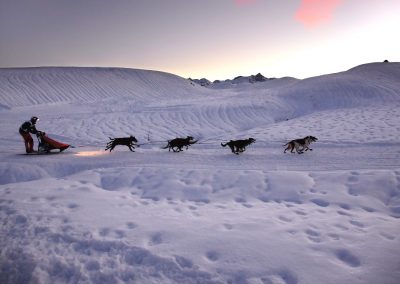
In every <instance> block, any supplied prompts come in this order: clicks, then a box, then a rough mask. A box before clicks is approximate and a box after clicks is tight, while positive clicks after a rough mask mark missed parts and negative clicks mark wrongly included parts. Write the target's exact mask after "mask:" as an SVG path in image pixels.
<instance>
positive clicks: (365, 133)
mask: <svg viewBox="0 0 400 284" xmlns="http://www.w3.org/2000/svg"><path fill="white" fill-rule="evenodd" d="M0 97H1V102H0V120H1V124H0V131H1V133H2V134H3V135H2V137H1V138H0V222H1V227H0V230H1V231H0V250H1V251H0V283H104V284H106V283H107V284H108V283H264V284H278V283H279V284H281V283H286V284H295V283H335V284H336V283H360V284H361V283H383V284H397V283H399V282H398V281H399V280H398V279H400V237H399V233H400V219H399V218H400V159H399V158H400V143H399V141H398V138H399V137H400V64H399V63H388V64H383V63H376V64H367V65H363V66H359V67H356V68H353V69H351V70H349V71H346V72H342V73H337V74H332V75H326V76H321V77H316V78H310V79H306V80H296V79H293V78H283V79H276V80H272V81H267V82H263V83H255V84H250V83H241V84H238V85H227V84H223V85H220V86H211V87H209V88H205V87H201V86H198V85H193V83H191V82H190V81H188V80H184V79H182V78H179V77H176V76H174V75H170V74H165V73H160V72H153V71H141V70H129V69H96V68H87V69H84V68H38V69H35V68H27V69H0ZM32 115H37V116H39V118H40V121H39V123H38V129H40V130H43V131H46V132H47V133H48V134H49V136H51V137H52V138H55V139H57V140H60V141H62V142H67V143H71V144H72V145H75V146H76V148H71V149H68V150H67V151H65V152H63V153H61V154H51V155H46V156H44V155H36V156H27V155H24V154H23V153H24V147H23V143H22V139H21V137H20V136H19V134H18V133H17V129H18V127H19V125H20V124H21V123H22V122H23V121H24V120H26V119H29V118H30V116H32ZM129 135H135V136H136V138H138V140H139V143H141V144H143V145H142V146H141V147H140V148H137V150H136V152H135V153H132V152H130V151H128V149H127V148H124V147H117V148H116V150H115V151H114V152H111V153H109V152H105V151H104V150H103V149H104V146H105V144H106V143H107V141H108V137H109V136H111V137H121V136H129ZM187 135H191V136H194V137H195V138H196V139H199V144H195V145H194V146H192V147H191V148H189V150H187V151H184V152H181V153H172V152H168V151H167V150H165V149H161V147H162V146H164V145H165V144H166V142H165V141H166V140H168V139H171V138H174V137H178V136H187ZM306 135H313V136H316V137H318V139H319V140H318V141H317V142H316V143H315V144H312V148H313V151H312V152H306V153H305V154H303V155H297V154H283V149H284V147H282V145H283V144H285V143H286V142H287V141H288V140H290V139H294V138H299V137H303V136H306ZM248 137H254V138H256V139H257V141H256V143H255V144H253V145H251V146H249V147H248V149H247V151H246V152H244V153H243V154H241V155H239V156H237V155H233V154H232V153H230V150H229V149H228V148H222V147H221V146H220V143H221V142H225V141H228V140H230V139H239V138H248Z"/></svg>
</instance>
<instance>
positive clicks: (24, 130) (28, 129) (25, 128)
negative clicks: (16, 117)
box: [19, 121, 38, 134]
mask: <svg viewBox="0 0 400 284" xmlns="http://www.w3.org/2000/svg"><path fill="white" fill-rule="evenodd" d="M19 133H21V134H28V133H32V134H37V133H38V130H37V129H36V126H35V124H33V123H32V122H30V121H25V122H24V123H22V125H21V127H20V128H19Z"/></svg>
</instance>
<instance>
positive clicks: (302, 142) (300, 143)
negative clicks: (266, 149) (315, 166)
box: [283, 136, 318, 154]
mask: <svg viewBox="0 0 400 284" xmlns="http://www.w3.org/2000/svg"><path fill="white" fill-rule="evenodd" d="M317 140H318V139H317V138H316V137H314V136H306V137H304V138H302V139H295V140H292V141H290V142H288V143H286V144H285V145H283V146H284V147H285V146H287V147H286V149H285V151H283V153H286V151H287V150H290V153H294V152H293V150H295V149H296V152H297V153H298V154H303V152H304V151H308V150H310V151H312V149H311V148H310V147H309V146H310V144H311V143H312V142H315V141H317Z"/></svg>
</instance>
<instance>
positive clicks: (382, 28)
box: [0, 0, 400, 80]
mask: <svg viewBox="0 0 400 284" xmlns="http://www.w3.org/2000/svg"><path fill="white" fill-rule="evenodd" d="M399 15H400V0H201V1H200V0H113V1H110V0H0V67H32V66H82V67H83V66H89V67H92V66H96V67H124V68H139V69H148V70H158V71H165V72H169V73H173V74H177V75H179V76H182V77H184V78H188V77H191V78H203V77H205V78H207V79H209V80H216V79H219V80H222V79H228V78H233V77H236V76H239V75H242V76H247V75H251V74H257V73H262V74H263V75H264V76H266V77H284V76H292V77H296V78H300V79H302V78H308V77H312V76H317V75H323V74H329V73H335V72H340V71H345V70H348V69H350V68H352V67H354V66H357V65H360V64H363V63H368V62H380V61H383V60H386V59H387V60H389V61H391V62H399V61H400V37H399V31H400V16H399Z"/></svg>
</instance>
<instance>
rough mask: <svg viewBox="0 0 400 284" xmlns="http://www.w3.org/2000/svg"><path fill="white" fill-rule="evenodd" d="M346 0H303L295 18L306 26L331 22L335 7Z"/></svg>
mask: <svg viewBox="0 0 400 284" xmlns="http://www.w3.org/2000/svg"><path fill="white" fill-rule="evenodd" d="M343 1H344V0H301V3H300V7H299V9H298V10H297V11H296V15H295V18H296V20H298V21H299V22H301V23H302V24H304V25H305V26H306V27H315V26H318V25H320V24H323V23H326V22H329V21H330V20H331V19H332V15H333V13H334V11H335V9H336V8H337V7H338V6H339V5H340V4H342V2H343Z"/></svg>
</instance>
